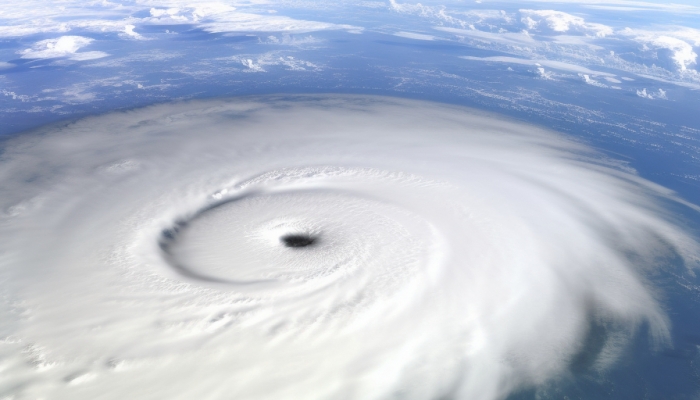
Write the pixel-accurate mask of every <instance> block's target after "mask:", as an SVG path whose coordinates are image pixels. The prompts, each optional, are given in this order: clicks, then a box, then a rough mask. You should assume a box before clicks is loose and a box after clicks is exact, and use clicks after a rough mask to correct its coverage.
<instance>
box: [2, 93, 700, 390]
mask: <svg viewBox="0 0 700 400" xmlns="http://www.w3.org/2000/svg"><path fill="white" fill-rule="evenodd" d="M0 182H2V185H0V187H1V189H0V190H2V196H0V199H2V200H0V201H2V207H3V208H2V209H3V210H4V214H3V216H2V222H1V224H0V235H1V237H2V239H3V240H2V242H1V243H2V254H3V258H2V260H1V262H2V269H1V271H2V279H3V284H2V289H3V299H4V303H3V307H2V308H0V313H2V315H0V316H1V317H2V319H1V320H2V321H3V322H2V326H1V328H2V329H1V332H2V335H4V337H5V339H4V341H3V348H2V351H3V356H4V358H5V360H7V361H6V365H8V367H6V369H5V373H4V374H3V377H2V378H0V379H2V380H3V381H4V382H5V383H7V385H5V387H14V388H19V389H16V390H17V391H19V392H21V393H22V394H24V395H27V396H45V395H47V394H51V397H52V398H57V399H64V398H65V399H69V398H70V399H76V398H95V397H99V396H102V397H103V398H110V396H112V397H111V398H115V399H116V398H135V397H139V396H140V395H143V393H158V397H161V398H207V396H210V398H219V397H222V396H225V397H233V398H237V399H279V398H309V399H312V398H313V399H323V398H358V399H383V398H390V397H392V396H395V395H397V394H400V395H401V396H402V398H407V399H429V398H439V397H440V396H448V397H450V396H451V397H453V398H465V399H466V398H468V399H494V398H503V397H505V396H507V395H508V394H510V393H512V392H513V391H515V390H518V389H520V388H523V387H527V386H532V385H538V384H542V383H545V382H548V381H550V380H552V379H556V378H557V377H560V376H562V375H565V374H567V373H569V372H568V371H572V370H576V369H597V370H604V369H605V368H607V367H608V366H610V365H611V364H612V363H614V361H615V359H616V355H617V354H619V351H620V350H621V349H622V348H623V346H624V343H625V341H626V340H627V339H628V338H630V336H631V335H632V334H634V332H635V331H636V330H637V329H638V328H639V326H640V325H642V324H646V325H648V326H649V328H650V329H649V330H650V332H651V334H652V337H653V339H654V340H655V341H656V342H657V343H660V344H662V343H664V342H665V341H667V340H668V337H669V336H668V335H669V329H670V327H669V325H668V322H667V319H666V317H665V315H664V313H663V311H662V309H661V307H660V305H659V304H658V301H657V300H656V299H655V294H654V289H653V288H651V287H650V286H649V285H648V283H647V282H646V280H645V279H644V274H645V272H646V271H648V270H650V269H653V268H656V267H657V266H658V265H657V264H659V263H660V262H661V261H662V260H663V257H664V255H667V254H669V253H670V254H680V255H681V256H682V257H685V258H686V259H687V260H692V257H694V255H696V254H697V249H696V243H695V241H694V239H693V238H691V237H689V236H688V235H687V234H686V233H685V232H684V231H683V230H682V229H680V228H679V227H678V226H676V225H675V224H674V223H673V222H672V218H671V216H670V215H669V214H668V213H667V212H666V211H664V208H663V207H662V206H661V204H662V200H663V199H673V196H672V194H671V193H669V192H668V191H666V190H665V189H663V188H660V187H658V186H656V185H654V184H652V183H649V182H647V181H644V180H643V179H641V178H639V177H637V176H635V175H634V174H632V173H629V172H625V171H623V170H621V169H618V168H615V167H614V166H611V165H610V164H609V163H606V161H605V160H604V159H602V158H600V157H599V156H597V155H596V154H595V153H594V152H592V151H591V150H589V149H587V148H586V147H585V146H583V145H580V144H576V143H573V142H571V141H568V140H566V139H565V138H563V137H561V136H559V135H557V134H554V133H552V132H548V131H545V130H542V129H539V128H536V127H533V126H529V125H523V124H519V123H516V122H509V121H503V120H500V119H498V118H495V117H494V116H492V115H488V114H481V113H478V112H475V111H472V110H469V109H464V108H459V107H453V106H446V105H439V104H433V103H425V102H417V101H408V100H400V99H391V98H381V97H366V96H330V95H329V96H298V97H294V96H288V97H259V98H247V99H233V100H215V101H197V102H185V103H176V104H166V105H159V106H152V107H148V108H144V109H140V110H134V111H128V112H118V113H112V114H108V115H104V116H99V117H93V118H87V119H84V120H81V121H78V122H75V123H72V124H68V125H63V126H52V127H47V128H44V129H43V130H40V131H38V132H35V133H32V134H26V135H24V136H20V137H18V138H17V139H14V140H11V141H9V142H8V143H6V146H5V151H4V154H3V158H2V161H1V162H0ZM290 235H291V236H294V235H296V236H299V237H301V239H299V240H301V241H300V242H294V243H302V244H303V243H306V244H303V245H300V246H299V247H294V246H285V242H284V238H285V237H289V236H290ZM304 238H306V239H304ZM304 240H306V241H304ZM288 244H289V243H288ZM592 335H597V339H600V340H591V337H592ZM601 338H602V339H601ZM592 343H593V344H592ZM105 396H106V397H105Z"/></svg>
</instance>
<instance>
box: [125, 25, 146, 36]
mask: <svg viewBox="0 0 700 400" xmlns="http://www.w3.org/2000/svg"><path fill="white" fill-rule="evenodd" d="M134 28H136V26H135V25H126V26H125V27H124V33H125V34H126V35H127V36H130V37H133V38H134V39H142V38H143V36H141V35H140V34H139V33H138V32H134Z"/></svg>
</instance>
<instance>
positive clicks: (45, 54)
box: [18, 36, 109, 61]
mask: <svg viewBox="0 0 700 400" xmlns="http://www.w3.org/2000/svg"><path fill="white" fill-rule="evenodd" d="M92 41H93V39H90V38H87V37H83V36H61V37H59V38H57V39H46V40H41V41H38V42H36V43H34V45H33V46H32V47H31V48H29V49H26V50H21V51H19V52H18V53H19V54H20V55H21V56H22V58H29V59H37V58H38V59H46V58H60V57H67V58H69V59H71V60H76V61H85V60H94V59H97V58H102V57H107V56H108V55H109V54H107V53H105V52H102V51H86V52H80V53H79V52H78V50H80V49H81V48H83V47H85V46H87V45H89V44H90V43H91V42H92Z"/></svg>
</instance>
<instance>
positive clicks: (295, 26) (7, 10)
mask: <svg viewBox="0 0 700 400" xmlns="http://www.w3.org/2000/svg"><path fill="white" fill-rule="evenodd" d="M260 3H261V2H259V1H252V2H246V3H245V4H240V5H239V4H236V6H237V7H234V6H232V5H231V4H230V2H224V1H222V0H219V1H216V0H214V1H198V0H188V1H187V2H184V1H182V2H181V1H178V0H162V1H161V0H144V1H138V0H137V1H133V2H128V3H125V4H116V3H110V2H108V1H102V2H100V3H85V2H81V1H77V0H65V1H64V2H62V6H61V7H56V6H55V5H54V4H53V3H51V2H45V1H40V0H27V1H22V2H19V1H18V2H13V3H11V4H10V5H9V6H5V7H4V8H3V10H2V11H0V37H21V36H27V35H33V34H38V33H66V32H70V31H72V30H87V31H91V32H113V33H119V34H122V35H123V36H124V37H128V38H141V35H140V34H139V33H138V29H139V28H141V27H142V26H148V25H174V24H191V25H195V26H197V27H199V28H201V29H204V30H206V31H209V32H294V33H299V32H311V31H319V30H346V31H348V32H352V33H359V32H361V31H362V28H360V27H357V26H351V25H339V24H332V23H326V22H318V21H307V20H298V19H294V18H289V17H285V16H277V15H271V13H269V12H268V13H261V14H254V13H249V12H245V11H243V10H242V9H240V8H241V7H246V6H247V7H250V6H255V7H256V11H259V8H260V7H263V6H264V5H262V4H260ZM144 14H146V15H145V16H143V15H144Z"/></svg>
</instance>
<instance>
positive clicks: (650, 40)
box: [619, 28, 700, 71]
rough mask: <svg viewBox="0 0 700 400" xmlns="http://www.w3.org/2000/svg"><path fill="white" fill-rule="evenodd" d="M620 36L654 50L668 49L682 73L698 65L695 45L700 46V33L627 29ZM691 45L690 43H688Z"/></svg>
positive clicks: (692, 31) (684, 30)
mask: <svg viewBox="0 0 700 400" xmlns="http://www.w3.org/2000/svg"><path fill="white" fill-rule="evenodd" d="M619 34H620V35H623V36H629V37H632V38H633V39H634V40H635V41H637V42H638V43H641V44H643V45H644V46H649V47H650V48H653V49H666V50H669V51H670V52H671V59H672V60H673V62H674V63H675V65H676V66H677V67H678V69H679V70H680V71H688V69H689V68H690V67H691V66H693V65H696V64H697V57H698V55H697V53H695V51H694V50H693V45H695V46H698V45H700V33H699V31H695V30H690V29H683V30H679V31H648V30H638V29H630V28H625V29H623V30H621V31H620V32H619ZM689 41H690V42H691V43H693V44H691V43H688V42H689Z"/></svg>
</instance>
